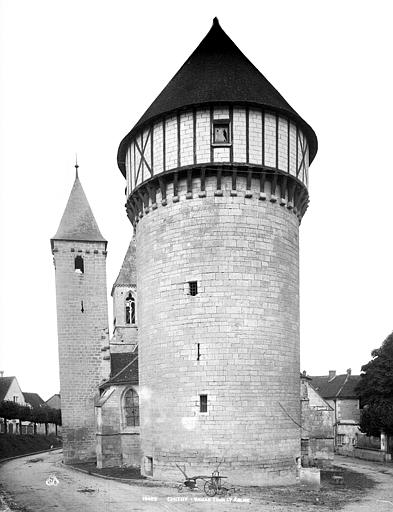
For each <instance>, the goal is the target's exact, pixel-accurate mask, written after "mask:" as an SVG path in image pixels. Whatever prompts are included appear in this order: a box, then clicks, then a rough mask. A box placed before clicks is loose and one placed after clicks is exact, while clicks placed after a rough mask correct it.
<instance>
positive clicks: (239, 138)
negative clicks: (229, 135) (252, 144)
mask: <svg viewBox="0 0 393 512" xmlns="http://www.w3.org/2000/svg"><path fill="white" fill-rule="evenodd" d="M232 144H233V160H234V162H246V109H244V108H234V109H233V141H232Z"/></svg>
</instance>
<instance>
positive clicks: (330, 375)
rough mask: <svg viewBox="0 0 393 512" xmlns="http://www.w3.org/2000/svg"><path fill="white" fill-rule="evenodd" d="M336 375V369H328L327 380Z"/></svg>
mask: <svg viewBox="0 0 393 512" xmlns="http://www.w3.org/2000/svg"><path fill="white" fill-rule="evenodd" d="M335 376H336V370H329V380H332V379H334V377H335Z"/></svg>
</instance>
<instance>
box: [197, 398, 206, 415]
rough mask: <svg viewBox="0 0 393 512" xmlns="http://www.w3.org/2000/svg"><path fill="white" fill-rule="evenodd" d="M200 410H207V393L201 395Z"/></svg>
mask: <svg viewBox="0 0 393 512" xmlns="http://www.w3.org/2000/svg"><path fill="white" fill-rule="evenodd" d="M199 412H207V395H199Z"/></svg>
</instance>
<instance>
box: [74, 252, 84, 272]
mask: <svg viewBox="0 0 393 512" xmlns="http://www.w3.org/2000/svg"><path fill="white" fill-rule="evenodd" d="M75 272H76V273H77V274H84V273H85V265H84V262H83V258H82V256H76V258H75Z"/></svg>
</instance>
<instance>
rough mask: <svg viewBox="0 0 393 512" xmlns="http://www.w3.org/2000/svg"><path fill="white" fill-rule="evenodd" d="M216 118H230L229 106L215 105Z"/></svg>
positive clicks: (214, 113)
mask: <svg viewBox="0 0 393 512" xmlns="http://www.w3.org/2000/svg"><path fill="white" fill-rule="evenodd" d="M213 118H214V119H229V108H222V107H214V111H213Z"/></svg>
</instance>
